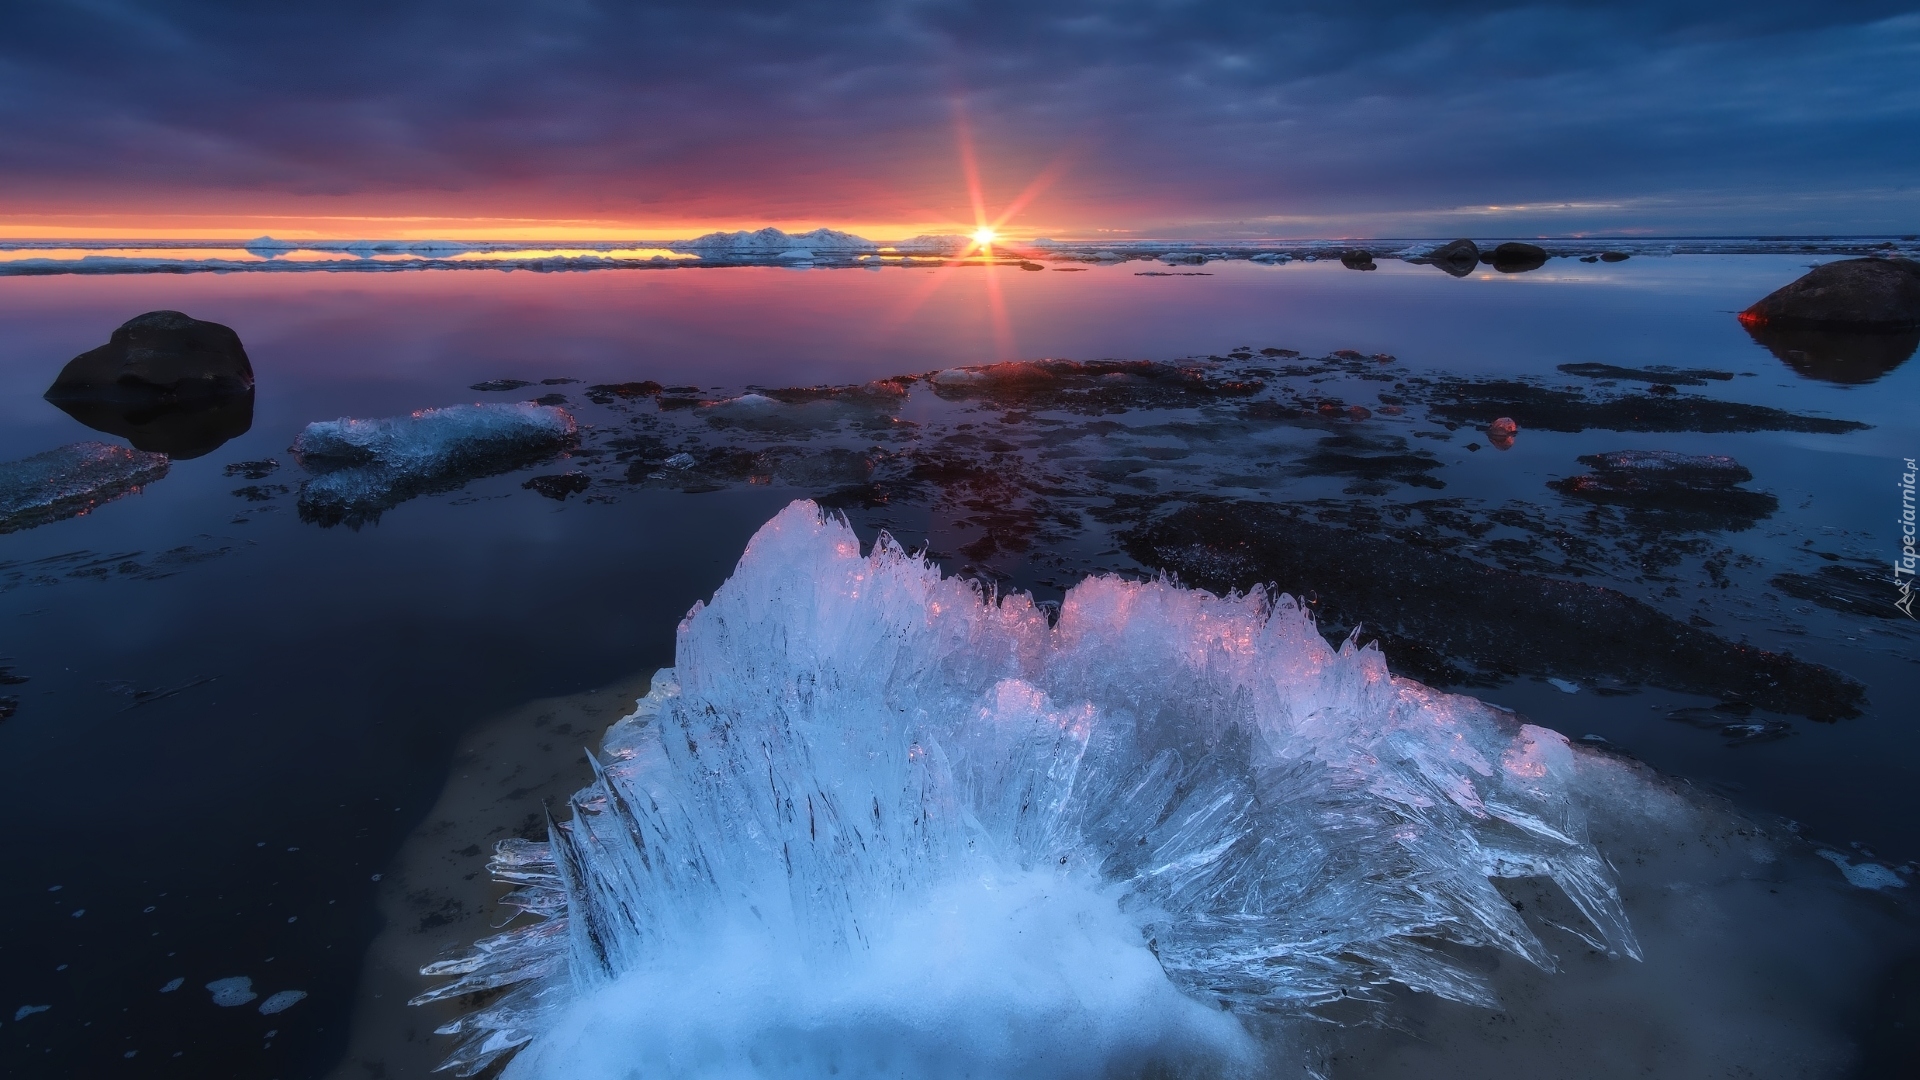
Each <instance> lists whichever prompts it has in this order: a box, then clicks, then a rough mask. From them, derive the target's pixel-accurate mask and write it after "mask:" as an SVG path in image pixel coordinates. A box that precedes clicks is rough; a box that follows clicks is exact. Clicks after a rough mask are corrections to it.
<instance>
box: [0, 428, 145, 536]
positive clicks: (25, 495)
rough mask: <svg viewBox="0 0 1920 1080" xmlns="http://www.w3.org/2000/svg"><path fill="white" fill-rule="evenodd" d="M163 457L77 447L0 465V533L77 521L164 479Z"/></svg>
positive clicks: (118, 448)
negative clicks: (94, 510)
mask: <svg viewBox="0 0 1920 1080" xmlns="http://www.w3.org/2000/svg"><path fill="white" fill-rule="evenodd" d="M167 466H168V461H167V455H165V454H150V453H148V452H146V451H144V450H129V449H127V448H126V447H124V446H112V445H109V444H107V443H98V442H77V443H72V444H69V445H67V446H62V447H58V448H56V449H53V450H47V451H44V452H42V453H38V454H35V455H33V456H32V457H29V458H22V459H21V460H19V461H9V462H4V463H0V533H10V532H15V531H17V530H20V529H31V528H33V527H34V526H36V525H45V524H47V523H48V522H51V521H59V520H61V519H62V518H70V517H78V516H79V515H81V514H85V513H87V512H88V511H90V510H92V509H93V508H94V507H96V506H99V505H100V504H101V503H104V502H109V501H111V500H113V499H117V498H119V497H120V496H122V495H125V494H127V493H128V492H131V491H137V490H139V488H140V485H142V484H147V483H151V482H152V481H155V480H158V479H160V478H161V477H163V476H165V475H167Z"/></svg>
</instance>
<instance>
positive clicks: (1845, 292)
mask: <svg viewBox="0 0 1920 1080" xmlns="http://www.w3.org/2000/svg"><path fill="white" fill-rule="evenodd" d="M1740 321H1741V322H1743V323H1746V324H1747V325H1749V326H1772V327H1780V328H1784V329H1809V330H1819V329H1849V328H1850V329H1856V330H1904V329H1908V328H1911V327H1920V263H1917V262H1914V261H1913V260H1912V259H1842V260H1840V261H1838V262H1830V263H1825V264H1823V265H1820V266H1816V267H1814V268H1813V269H1812V270H1809V271H1808V272H1807V273H1805V274H1803V275H1801V276H1800V277H1799V278H1798V279H1796V280H1794V281H1792V282H1790V283H1788V284H1786V285H1783V286H1781V287H1780V288H1778V289H1775V290H1774V291H1773V292H1771V293H1768V294H1767V295H1766V296H1764V297H1762V298H1761V299H1760V300H1759V301H1757V302H1756V303H1755V304H1754V305H1753V306H1752V307H1750V308H1748V309H1747V310H1745V311H1743V312H1741V313H1740Z"/></svg>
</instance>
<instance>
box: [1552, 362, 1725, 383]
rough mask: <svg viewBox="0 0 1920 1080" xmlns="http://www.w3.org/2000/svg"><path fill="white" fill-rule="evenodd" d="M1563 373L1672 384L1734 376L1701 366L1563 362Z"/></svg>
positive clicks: (1624, 380) (1586, 377)
mask: <svg viewBox="0 0 1920 1080" xmlns="http://www.w3.org/2000/svg"><path fill="white" fill-rule="evenodd" d="M1557 370H1559V371H1560V372H1562V373H1563V374H1567V375H1578V376H1580V377H1581V378H1583V379H1613V380H1616V381H1619V382H1642V383H1666V384H1668V385H1670V386H1705V385H1707V382H1708V381H1709V380H1711V381H1714V382H1727V381H1729V380H1731V379H1732V378H1733V372H1731V371H1708V370H1705V369H1701V368H1692V369H1683V368H1670V367H1664V366H1661V367H1650V368H1624V367H1617V366H1615V365H1613V364H1561V365H1560V367H1559V368H1558V369H1557Z"/></svg>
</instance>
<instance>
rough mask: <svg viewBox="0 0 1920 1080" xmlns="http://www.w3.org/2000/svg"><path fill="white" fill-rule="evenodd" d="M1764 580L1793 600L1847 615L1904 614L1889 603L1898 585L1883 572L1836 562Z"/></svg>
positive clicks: (1878, 616)
mask: <svg viewBox="0 0 1920 1080" xmlns="http://www.w3.org/2000/svg"><path fill="white" fill-rule="evenodd" d="M1768 584H1770V585H1772V586H1773V587H1774V588H1776V589H1779V590H1780V591H1781V592H1783V593H1786V594H1787V595H1788V596H1791V597H1793V598H1795V599H1797V600H1806V601H1809V602H1811V603H1815V604H1819V605H1820V606H1821V607H1823V608H1827V609H1829V610H1832V611H1839V612H1844V613H1846V614H1848V615H1867V616H1871V617H1873V618H1876V619H1905V618H1906V615H1905V614H1903V613H1902V612H1901V611H1900V609H1899V608H1897V607H1894V606H1893V602H1894V601H1895V600H1897V599H1899V596H1900V593H1899V589H1898V587H1897V586H1896V585H1895V584H1894V582H1893V580H1892V579H1891V578H1890V577H1889V576H1888V575H1887V574H1885V573H1883V572H1877V571H1872V570H1866V569H1863V568H1861V567H1858V566H1847V565H1845V564H1836V565H1833V566H1823V567H1821V568H1820V569H1819V570H1818V571H1817V572H1815V573H1812V574H1778V575H1775V576H1774V578H1773V579H1772V580H1771V581H1770V582H1768Z"/></svg>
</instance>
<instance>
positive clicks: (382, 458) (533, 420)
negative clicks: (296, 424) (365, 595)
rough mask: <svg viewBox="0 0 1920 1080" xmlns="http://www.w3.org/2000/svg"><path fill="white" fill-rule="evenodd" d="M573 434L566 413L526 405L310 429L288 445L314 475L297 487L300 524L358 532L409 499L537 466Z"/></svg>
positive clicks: (426, 411)
mask: <svg viewBox="0 0 1920 1080" xmlns="http://www.w3.org/2000/svg"><path fill="white" fill-rule="evenodd" d="M577 431H578V426H577V425H576V424H575V422H574V419H573V417H572V416H570V415H569V414H568V413H566V412H565V411H564V410H562V409H557V408H554V407H552V406H548V405H535V404H533V403H531V402H520V403H518V404H513V405H454V406H451V407H448V408H444V409H422V410H421V411H419V412H416V413H413V414H411V415H409V416H399V417H388V418H386V419H380V420H351V419H341V420H327V421H321V422H318V423H312V424H308V425H307V427H306V430H305V431H302V432H301V433H300V434H299V436H298V437H296V438H295V439H294V442H293V452H294V456H295V457H296V458H298V459H299V461H300V464H301V466H302V467H304V468H305V469H307V470H308V471H309V472H312V473H315V474H316V475H315V476H314V477H313V478H312V479H310V480H308V481H307V482H306V483H304V484H302V485H301V487H300V502H299V510H300V519H301V520H302V521H311V522H314V523H316V524H320V525H339V524H345V525H348V526H350V527H356V528H357V527H358V526H360V525H362V524H366V523H368V522H371V521H377V520H379V517H380V515H381V513H382V512H384V511H386V510H388V509H390V508H392V507H393V506H396V505H398V504H399V503H402V502H405V501H406V500H408V499H411V498H414V497H415V496H418V495H424V494H427V493H429V492H433V491H450V490H452V489H454V488H457V487H459V486H461V485H462V484H465V483H466V482H467V481H469V480H475V479H478V478H480V477H483V476H492V475H495V474H497V473H502V472H506V471H508V470H510V469H515V468H518V467H520V466H522V465H528V464H532V463H533V462H536V461H540V460H543V459H545V458H547V457H548V456H550V455H552V454H554V453H556V452H558V451H559V450H561V449H563V448H565V447H567V446H570V445H572V444H573V442H574V440H575V437H576V433H577Z"/></svg>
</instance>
